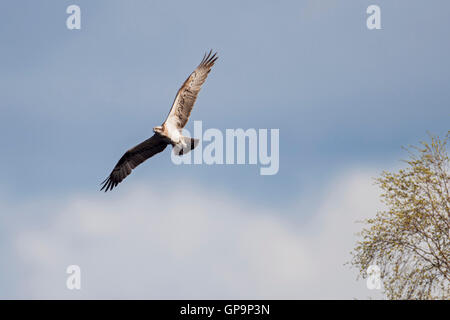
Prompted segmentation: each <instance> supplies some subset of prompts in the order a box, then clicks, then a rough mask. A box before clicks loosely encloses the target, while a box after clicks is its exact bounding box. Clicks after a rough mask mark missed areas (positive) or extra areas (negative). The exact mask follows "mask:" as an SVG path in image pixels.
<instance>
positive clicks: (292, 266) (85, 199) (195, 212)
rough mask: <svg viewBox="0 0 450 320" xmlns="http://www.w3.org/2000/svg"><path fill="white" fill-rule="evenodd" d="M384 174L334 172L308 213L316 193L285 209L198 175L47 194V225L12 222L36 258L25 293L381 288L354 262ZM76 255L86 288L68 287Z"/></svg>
mask: <svg viewBox="0 0 450 320" xmlns="http://www.w3.org/2000/svg"><path fill="white" fill-rule="evenodd" d="M374 175H375V173H374V172H371V171H369V170H363V171H353V172H350V173H348V174H346V175H343V176H342V177H340V178H339V179H336V181H334V182H330V185H329V186H328V189H327V192H326V195H325V196H324V198H323V199H322V200H321V202H320V205H319V207H318V209H317V212H315V213H314V214H313V218H312V220H311V221H309V222H308V223H307V224H304V223H303V224H300V223H299V222H298V220H296V219H295V214H292V211H294V212H299V214H300V210H301V207H303V206H304V204H305V203H306V202H307V201H308V199H302V198H301V196H300V199H299V203H301V204H302V205H298V206H293V207H289V208H283V209H282V210H274V209H270V208H264V207H261V206H259V205H258V204H254V203H247V202H245V201H242V200H240V199H237V198H232V197H230V196H228V195H224V194H222V193H220V192H216V191H213V190H211V189H206V188H202V187H197V188H195V189H194V188H193V187H192V185H191V184H188V183H184V184H182V185H183V186H184V188H182V187H180V188H178V189H175V190H169V191H168V192H162V191H161V190H160V189H157V188H155V187H149V186H143V185H136V186H134V188H131V189H130V186H127V188H128V189H129V190H130V191H129V192H122V190H123V189H122V190H120V191H119V190H118V191H116V192H113V193H111V194H107V195H104V194H98V195H95V196H86V195H77V196H73V197H72V198H71V199H66V200H64V199H63V200H59V201H47V202H46V203H45V204H41V206H40V208H41V210H40V211H43V210H46V211H47V214H46V216H45V219H47V221H46V223H45V224H40V225H39V226H33V225H30V224H27V225H25V226H23V225H20V226H19V224H17V225H15V226H12V228H13V229H14V236H13V247H12V249H13V250H14V251H15V252H16V254H17V259H19V261H20V263H21V264H23V265H25V266H26V268H25V269H26V273H25V274H23V275H21V276H20V279H18V280H17V281H18V282H17V285H18V286H19V288H18V291H19V296H20V297H23V298H194V299H196V298H208V299H214V298H237V299H241V298H242V299H244V298H274V299H279V298H292V299H295V298H353V297H359V298H365V297H367V296H369V295H371V296H374V292H373V291H369V290H367V289H366V287H365V283H364V282H363V281H360V282H356V280H355V276H356V274H355V273H354V271H352V270H349V268H348V267H346V266H343V264H344V263H345V262H346V261H347V260H348V259H349V258H350V257H349V251H350V250H351V249H352V247H353V244H354V241H355V240H356V238H355V236H354V233H355V232H356V231H358V229H359V228H360V226H358V225H357V224H355V223H354V222H355V220H358V219H362V218H363V217H367V216H371V215H373V214H374V213H375V211H376V209H377V207H378V206H379V205H378V192H377V190H376V188H375V187H374V186H373V181H372V179H371V177H373V176H374ZM27 208H28V209H30V207H29V206H27ZM11 210H12V211H20V210H24V209H23V208H20V209H18V208H16V209H14V208H13V209H11ZM30 210H31V209H30ZM288 212H289V213H290V214H286V213H288ZM35 214H38V213H35ZM40 214H41V213H40ZM42 214H43V213H42ZM71 264H77V265H79V266H80V267H81V271H82V277H81V279H82V289H81V290H80V291H78V292H77V291H70V290H68V289H66V287H65V282H66V277H67V275H66V274H65V270H66V267H67V266H68V265H71Z"/></svg>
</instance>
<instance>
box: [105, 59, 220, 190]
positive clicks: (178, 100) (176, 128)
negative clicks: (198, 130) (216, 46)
mask: <svg viewBox="0 0 450 320" xmlns="http://www.w3.org/2000/svg"><path fill="white" fill-rule="evenodd" d="M211 54H212V51H210V52H209V54H208V55H206V54H205V56H204V57H203V60H202V61H201V62H200V64H199V66H198V67H197V68H196V69H195V70H194V72H192V73H191V75H190V76H189V77H188V78H187V79H186V81H185V82H184V83H183V85H182V86H181V88H180V89H179V90H178V93H177V95H176V96H175V100H174V102H173V104H172V108H171V109H170V112H169V114H168V115H167V118H166V120H165V121H164V123H163V124H162V125H161V126H157V127H154V128H153V132H154V135H153V136H152V137H151V138H149V139H147V140H145V141H144V142H142V143H140V144H138V145H137V146H135V147H134V148H131V149H130V150H128V151H127V152H125V154H124V155H123V156H122V158H120V160H119V162H117V164H116V166H115V167H114V169H113V171H112V172H111V174H110V175H109V176H108V178H106V180H105V181H103V182H102V188H101V189H100V190H103V189H104V190H105V192H106V191H108V190H112V189H113V188H114V187H116V186H117V185H118V184H119V183H120V182H121V181H122V180H123V179H125V178H126V177H127V176H128V175H129V174H130V173H131V171H132V170H133V169H134V168H136V167H137V166H138V165H139V164H141V163H142V162H144V161H145V160H147V159H148V158H151V157H152V156H154V155H155V154H157V153H159V152H162V151H163V150H164V149H165V148H166V147H167V145H169V144H170V145H172V147H173V150H174V152H175V153H176V154H177V155H183V154H185V153H187V152H189V151H191V150H193V149H194V148H195V147H196V146H197V143H198V140H196V139H193V138H189V137H184V136H183V135H182V134H181V130H182V129H183V128H184V126H185V125H186V123H187V121H188V120H189V116H190V114H191V111H192V109H193V107H194V103H195V100H196V99H197V95H198V93H199V92H200V89H201V86H202V84H203V83H204V82H205V80H206V77H207V76H208V73H209V72H210V71H211V68H212V66H213V65H214V62H215V61H216V60H217V57H216V54H213V55H211Z"/></svg>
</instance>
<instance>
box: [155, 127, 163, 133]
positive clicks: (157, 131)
mask: <svg viewBox="0 0 450 320" xmlns="http://www.w3.org/2000/svg"><path fill="white" fill-rule="evenodd" d="M153 132H154V133H162V132H163V128H162V126H157V127H154V128H153Z"/></svg>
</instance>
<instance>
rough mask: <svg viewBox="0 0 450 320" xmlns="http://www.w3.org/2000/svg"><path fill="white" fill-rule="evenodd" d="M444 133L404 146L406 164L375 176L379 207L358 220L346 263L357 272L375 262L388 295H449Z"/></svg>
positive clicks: (447, 179)
mask: <svg viewBox="0 0 450 320" xmlns="http://www.w3.org/2000/svg"><path fill="white" fill-rule="evenodd" d="M449 135H450V131H449V132H448V133H447V135H446V136H445V138H444V139H440V138H439V137H434V136H430V139H431V141H430V142H421V145H420V146H419V147H414V146H413V147H409V148H406V150H407V151H408V152H409V160H405V161H404V162H405V163H406V164H407V166H406V168H405V169H401V170H399V171H398V172H396V173H390V172H387V171H384V172H383V173H382V174H381V176H380V177H379V178H377V179H376V184H377V185H378V186H379V187H380V189H381V200H382V202H383V203H384V204H385V210H383V211H380V212H378V213H377V214H376V216H375V217H374V218H372V219H367V220H364V221H363V223H364V224H365V226H364V228H363V229H362V231H361V232H360V233H359V234H358V235H359V237H360V240H359V241H358V242H357V244H356V247H355V249H354V250H353V251H352V253H351V254H352V260H351V262H350V264H351V265H352V266H354V267H356V268H358V269H359V273H360V276H362V277H363V278H366V277H367V276H368V275H367V269H368V268H369V266H370V265H377V266H378V267H379V269H380V271H381V274H380V278H381V281H382V284H383V287H384V289H383V290H384V293H385V294H386V295H387V298H389V299H450V261H449V259H450V218H449V207H450V204H449V203H450V194H449V189H450V187H449V184H450V183H449V182H450V175H449V157H448V153H447V149H446V145H447V142H448V140H449Z"/></svg>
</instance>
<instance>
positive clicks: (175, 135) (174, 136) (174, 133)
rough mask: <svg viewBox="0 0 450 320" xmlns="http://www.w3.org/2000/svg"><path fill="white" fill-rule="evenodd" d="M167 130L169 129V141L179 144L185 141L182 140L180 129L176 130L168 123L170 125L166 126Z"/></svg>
mask: <svg viewBox="0 0 450 320" xmlns="http://www.w3.org/2000/svg"><path fill="white" fill-rule="evenodd" d="M166 129H167V135H168V137H169V139H170V140H172V142H173V143H175V144H178V143H180V142H182V141H183V140H182V139H181V137H182V135H181V133H180V131H179V130H178V128H176V127H175V126H173V125H171V124H170V123H168V124H166Z"/></svg>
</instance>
